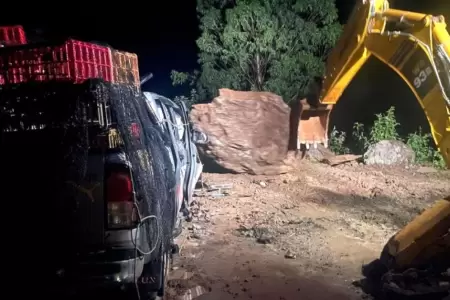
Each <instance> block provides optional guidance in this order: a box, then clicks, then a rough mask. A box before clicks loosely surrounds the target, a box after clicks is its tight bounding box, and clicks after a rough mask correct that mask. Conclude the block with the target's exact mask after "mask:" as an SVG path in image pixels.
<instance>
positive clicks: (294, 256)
mask: <svg viewBox="0 0 450 300" xmlns="http://www.w3.org/2000/svg"><path fill="white" fill-rule="evenodd" d="M284 258H288V259H295V258H297V255H296V254H295V253H294V252H292V251H291V250H288V251H287V252H286V254H285V255H284Z"/></svg>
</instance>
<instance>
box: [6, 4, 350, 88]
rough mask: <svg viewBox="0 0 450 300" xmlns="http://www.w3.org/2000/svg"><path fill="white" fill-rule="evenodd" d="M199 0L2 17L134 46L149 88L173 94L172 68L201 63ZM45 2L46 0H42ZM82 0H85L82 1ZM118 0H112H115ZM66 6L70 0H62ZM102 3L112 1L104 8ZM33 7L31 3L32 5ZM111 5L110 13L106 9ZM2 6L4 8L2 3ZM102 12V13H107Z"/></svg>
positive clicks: (80, 7)
mask: <svg viewBox="0 0 450 300" xmlns="http://www.w3.org/2000/svg"><path fill="white" fill-rule="evenodd" d="M195 2H196V1H195V0H166V1H147V2H142V4H141V5H139V6H137V5H135V4H134V3H133V4H131V3H132V2H129V3H130V5H129V8H128V9H126V8H125V6H124V4H123V3H127V2H126V1H125V2H118V3H119V4H121V5H119V4H116V5H108V6H102V5H100V4H96V5H95V7H97V8H95V7H92V6H93V5H92V6H89V9H87V7H88V6H86V5H82V4H77V7H75V8H71V9H70V10H69V11H68V12H67V13H65V14H64V13H53V12H54V11H56V10H54V8H53V9H52V6H51V5H50V4H49V5H44V4H43V5H40V6H39V7H36V8H33V11H36V10H37V11H39V12H41V11H45V13H35V14H34V18H33V17H32V19H30V17H29V16H30V15H29V14H27V19H25V20H24V19H23V18H22V17H20V16H19V17H18V16H17V15H7V16H4V17H2V19H1V21H0V22H1V23H6V24H7V23H10V24H23V25H24V26H25V29H26V30H27V33H28V34H29V35H30V34H31V32H32V30H33V29H35V28H39V29H42V30H44V31H45V32H46V34H48V35H54V34H62V35H67V36H72V37H77V38H79V39H83V40H88V41H89V40H95V41H99V42H105V43H108V44H109V45H111V46H112V47H114V48H117V49H121V50H125V51H129V52H134V53H137V54H138V56H139V64H140V71H141V75H143V74H144V73H147V72H152V73H153V74H154V79H152V80H151V81H150V82H149V83H148V85H147V86H146V88H147V89H151V90H152V91H155V92H157V93H161V94H164V95H167V96H173V88H172V87H171V84H170V79H169V72H170V70H172V69H177V70H181V71H189V70H192V69H194V68H196V67H197V63H196V61H197V54H196V52H197V47H196V44H195V40H196V38H197V37H198V36H199V30H198V26H197V25H198V24H197V18H196V11H195ZM40 3H42V2H40ZM77 3H80V2H77ZM110 3H113V2H110ZM337 3H338V5H339V8H340V10H341V15H342V19H345V16H346V14H348V12H349V10H350V8H349V7H351V6H352V4H353V3H354V0H338V1H337ZM60 5H61V7H63V6H64V5H67V6H66V7H70V4H69V2H68V3H67V4H62V3H61V4H60ZM102 7H109V8H105V9H104V10H101V9H100V8H102ZM30 10H31V9H30ZM106 10H109V11H111V13H104V11H106ZM2 11H5V10H4V9H2ZM102 12H103V13H102Z"/></svg>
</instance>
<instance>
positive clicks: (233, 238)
mask: <svg viewBox="0 0 450 300" xmlns="http://www.w3.org/2000/svg"><path fill="white" fill-rule="evenodd" d="M203 182H204V184H205V186H204V188H203V189H199V190H198V192H197V195H196V198H195V203H194V205H193V207H192V211H193V221H192V222H190V223H185V224H184V230H183V233H182V235H181V236H180V237H179V238H178V239H177V243H178V245H179V246H180V250H181V251H180V255H179V256H177V257H176V258H175V260H174V265H173V268H172V271H171V275H170V278H169V282H168V286H169V287H168V289H167V295H168V296H167V298H168V299H205V300H213V299H214V300H226V299H264V300H272V299H273V300H275V299H280V300H281V299H283V300H289V299H304V300H306V299H315V300H324V299H334V300H339V299H367V298H368V296H367V295H364V294H363V293H362V292H361V291H360V290H359V289H357V288H356V287H354V286H353V285H352V282H354V281H355V280H358V279H361V266H362V265H363V264H365V263H368V262H370V261H372V260H373V259H375V258H377V257H378V256H379V254H380V251H381V249H382V247H383V246H384V244H385V243H386V241H387V240H388V238H389V237H390V236H392V235H393V234H394V233H395V232H396V231H397V230H398V229H399V228H401V227H402V226H404V225H405V224H406V223H407V222H409V221H410V220H411V219H412V218H413V217H414V216H415V215H417V214H418V213H420V212H421V211H422V210H423V209H425V208H426V207H428V206H429V205H431V204H432V203H433V202H434V201H435V200H437V199H439V198H441V197H444V196H447V195H449V194H450V172H448V171H445V172H438V171H435V170H433V169H430V168H410V169H395V168H377V167H369V166H364V165H361V164H349V165H340V166H336V167H330V166H328V165H324V164H319V163H313V162H309V161H305V160H304V161H302V164H301V166H300V167H299V168H298V169H297V171H296V172H294V173H290V174H284V175H278V176H250V175H233V174H203ZM214 185H216V188H217V186H219V187H220V185H222V186H224V188H221V189H220V190H218V191H208V187H211V186H213V187H214Z"/></svg>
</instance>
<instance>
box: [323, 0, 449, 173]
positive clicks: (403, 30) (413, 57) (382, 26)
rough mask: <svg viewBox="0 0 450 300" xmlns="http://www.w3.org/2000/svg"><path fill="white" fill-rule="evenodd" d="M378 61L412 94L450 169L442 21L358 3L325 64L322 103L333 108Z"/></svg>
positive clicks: (376, 0) (375, 2) (378, 0)
mask: <svg viewBox="0 0 450 300" xmlns="http://www.w3.org/2000/svg"><path fill="white" fill-rule="evenodd" d="M372 55H373V56H375V57H376V58H378V59H379V60H381V61H382V62H384V63H385V64H386V65H388V66H389V67H390V68H392V69H393V70H394V71H395V72H396V73H397V74H398V75H399V76H400V77H401V78H402V79H403V80H404V81H405V82H406V84H407V85H408V86H409V87H410V88H411V90H412V92H413V93H414V95H415V96H416V98H417V100H418V101H419V103H420V105H421V107H422V109H423V110H424V112H425V115H426V117H427V119H428V122H429V123H430V128H431V133H432V135H433V139H434V141H435V143H436V145H437V147H438V149H439V150H440V152H441V154H442V156H443V157H444V159H445V161H446V163H447V165H448V166H450V35H449V34H448V32H447V30H446V23H445V20H444V17H442V16H439V17H435V16H430V15H426V14H421V13H414V12H408V11H401V10H396V9H390V8H389V3H388V1H385V0H372V1H363V0H360V1H359V3H358V4H357V6H356V7H355V8H354V10H353V12H352V15H351V16H350V18H349V20H348V22H347V25H346V26H345V28H344V33H343V35H342V37H341V39H340V40H339V41H338V43H337V45H336V47H335V48H334V50H333V51H332V52H331V53H330V56H329V57H328V61H327V68H326V70H327V71H326V76H325V78H324V81H323V86H322V90H321V94H320V98H319V101H320V103H322V104H327V105H334V104H336V102H337V101H338V100H339V98H340V96H341V95H342V93H343V92H344V90H345V88H346V87H347V86H348V85H349V83H350V82H351V81H352V79H353V78H354V77H355V75H356V74H357V73H358V71H359V70H360V69H361V67H362V66H363V65H364V63H365V62H366V61H367V60H368V59H369V57H371V56H372Z"/></svg>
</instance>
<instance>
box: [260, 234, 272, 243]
mask: <svg viewBox="0 0 450 300" xmlns="http://www.w3.org/2000/svg"><path fill="white" fill-rule="evenodd" d="M256 242H257V243H259V244H264V245H266V244H272V242H273V238H272V237H271V236H269V235H265V234H263V235H261V236H260V237H259V238H258V239H256Z"/></svg>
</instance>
